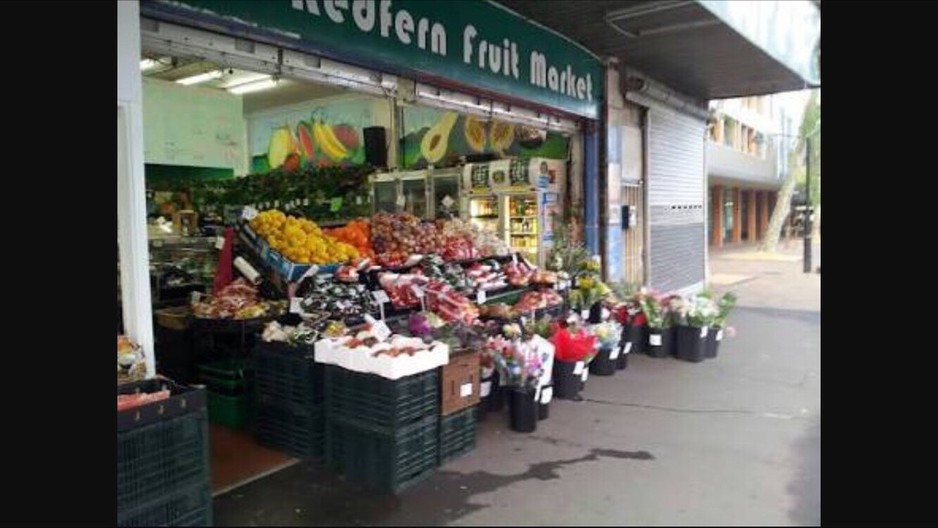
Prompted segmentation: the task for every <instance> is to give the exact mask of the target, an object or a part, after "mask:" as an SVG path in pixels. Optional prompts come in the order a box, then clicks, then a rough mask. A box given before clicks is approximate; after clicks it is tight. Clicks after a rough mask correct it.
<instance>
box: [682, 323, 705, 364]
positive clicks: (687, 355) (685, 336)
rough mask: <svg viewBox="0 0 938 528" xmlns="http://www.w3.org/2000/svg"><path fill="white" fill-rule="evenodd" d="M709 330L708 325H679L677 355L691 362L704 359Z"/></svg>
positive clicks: (698, 361)
mask: <svg viewBox="0 0 938 528" xmlns="http://www.w3.org/2000/svg"><path fill="white" fill-rule="evenodd" d="M708 330H709V328H708V327H706V326H704V327H699V326H683V325H681V326H678V327H677V328H676V331H677V346H676V350H675V356H676V357H677V358H678V359H681V360H684V361H690V362H691V363H700V362H701V361H703V360H704V354H705V353H706V350H707V334H708V333H709V332H708Z"/></svg>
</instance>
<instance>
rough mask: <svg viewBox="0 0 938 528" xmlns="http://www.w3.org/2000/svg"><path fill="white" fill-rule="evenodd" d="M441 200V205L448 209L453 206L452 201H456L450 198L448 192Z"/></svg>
mask: <svg viewBox="0 0 938 528" xmlns="http://www.w3.org/2000/svg"><path fill="white" fill-rule="evenodd" d="M442 202H443V207H445V208H447V209H449V208H450V207H452V206H453V204H454V203H456V201H455V200H453V199H452V198H450V196H449V195H448V194H447V195H446V196H444V197H443V200H442Z"/></svg>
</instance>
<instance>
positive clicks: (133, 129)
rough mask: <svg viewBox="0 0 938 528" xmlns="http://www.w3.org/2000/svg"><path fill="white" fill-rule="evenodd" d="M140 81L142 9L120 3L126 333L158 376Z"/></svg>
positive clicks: (120, 231) (120, 230)
mask: <svg viewBox="0 0 938 528" xmlns="http://www.w3.org/2000/svg"><path fill="white" fill-rule="evenodd" d="M142 93H143V90H142V77H141V75H140V4H139V2H118V3H117V241H118V254H119V255H120V272H121V276H120V279H121V297H122V298H121V307H122V308H123V312H124V313H123V321H124V332H125V333H126V334H127V336H128V337H129V338H130V339H132V340H133V341H135V342H136V343H138V344H139V345H140V347H141V348H142V349H143V353H144V357H145V358H146V365H147V377H148V378H152V377H153V376H154V375H155V374H156V369H155V366H156V365H155V359H154V355H153V309H152V304H151V299H150V262H149V247H148V241H147V238H148V236H147V204H146V183H145V181H144V173H143V97H142Z"/></svg>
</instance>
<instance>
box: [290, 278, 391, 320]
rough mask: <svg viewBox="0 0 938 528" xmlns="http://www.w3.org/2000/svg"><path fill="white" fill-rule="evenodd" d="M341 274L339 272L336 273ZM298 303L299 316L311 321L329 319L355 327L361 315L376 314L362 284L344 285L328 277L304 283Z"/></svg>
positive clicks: (373, 304) (362, 316) (368, 294)
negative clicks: (302, 293) (302, 292)
mask: <svg viewBox="0 0 938 528" xmlns="http://www.w3.org/2000/svg"><path fill="white" fill-rule="evenodd" d="M340 271H341V270H340ZM304 286H305V287H306V288H305V289H306V293H305V295H303V296H302V300H301V301H300V303H299V305H300V316H302V317H304V318H307V319H309V320H311V321H322V322H323V323H324V322H325V321H327V320H329V319H333V320H338V321H345V322H349V323H350V324H358V323H361V322H363V321H364V317H365V314H370V315H374V314H377V313H378V309H377V308H378V307H377V305H376V304H375V302H374V298H373V297H372V296H371V293H370V292H369V291H368V290H367V288H366V287H365V285H364V284H345V283H339V282H336V281H335V280H333V279H332V278H331V277H329V276H328V275H316V276H315V277H313V278H312V279H310V281H309V282H308V283H306V284H304Z"/></svg>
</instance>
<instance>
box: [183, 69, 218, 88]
mask: <svg viewBox="0 0 938 528" xmlns="http://www.w3.org/2000/svg"><path fill="white" fill-rule="evenodd" d="M218 78H221V70H215V71H210V72H206V73H200V74H198V75H193V76H192V77H186V78H184V79H179V80H178V81H176V82H177V83H179V84H182V85H185V86H189V85H191V84H198V83H203V82H205V81H211V80H212V79H218Z"/></svg>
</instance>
